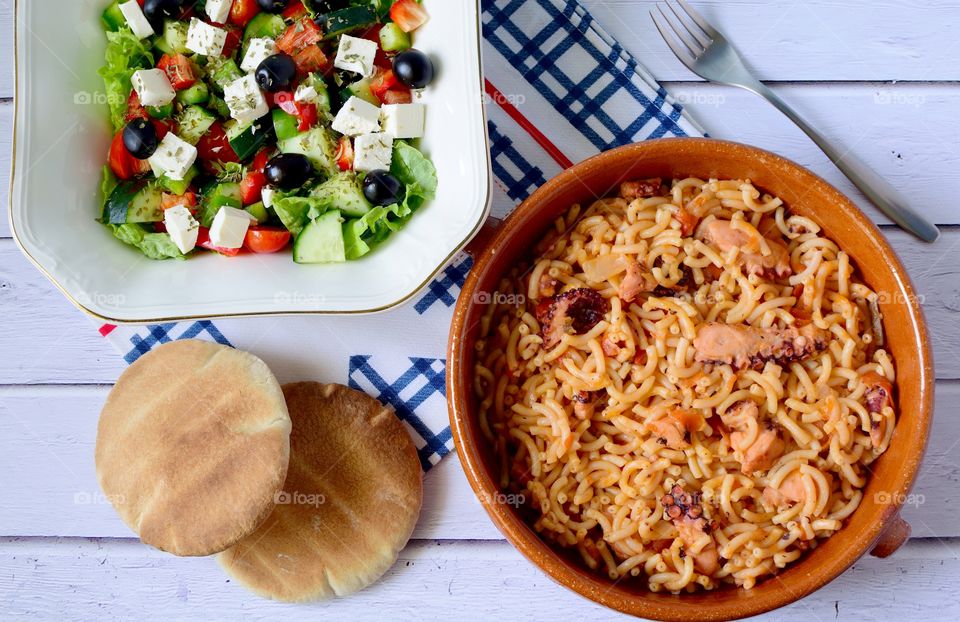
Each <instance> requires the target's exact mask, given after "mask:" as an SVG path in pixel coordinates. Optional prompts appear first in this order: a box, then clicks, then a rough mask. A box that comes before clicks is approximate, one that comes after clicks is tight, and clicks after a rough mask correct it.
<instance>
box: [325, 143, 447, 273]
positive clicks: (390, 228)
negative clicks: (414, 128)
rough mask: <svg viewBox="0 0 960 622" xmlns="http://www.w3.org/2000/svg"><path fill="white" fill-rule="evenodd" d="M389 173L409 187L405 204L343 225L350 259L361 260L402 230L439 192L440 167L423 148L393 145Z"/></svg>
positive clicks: (377, 209) (375, 211) (388, 207)
mask: <svg viewBox="0 0 960 622" xmlns="http://www.w3.org/2000/svg"><path fill="white" fill-rule="evenodd" d="M390 172H391V173H393V175H394V176H395V177H396V178H397V179H399V180H400V182H401V183H403V185H404V186H406V189H407V193H406V196H405V197H404V199H403V202H402V203H399V204H394V205H388V206H386V207H375V208H373V209H372V210H370V211H369V212H367V213H366V214H365V215H363V216H362V217H360V218H357V219H355V220H350V221H347V222H346V223H345V224H344V225H343V239H344V244H345V246H346V251H347V259H359V258H360V257H363V256H364V255H366V254H368V253H370V252H371V251H372V250H373V249H374V248H376V247H377V246H378V245H380V244H382V243H383V242H384V241H385V240H386V239H387V238H389V237H390V235H391V234H393V233H395V232H397V231H399V230H400V229H402V228H403V227H404V226H405V225H406V224H407V223H408V222H409V221H410V219H411V218H412V217H413V214H414V213H415V212H416V211H417V210H418V209H420V207H422V206H423V204H424V203H426V202H427V201H431V200H433V199H434V198H435V197H436V195H437V183H438V182H437V169H436V168H434V166H433V163H432V162H430V160H428V159H427V158H426V156H424V155H423V154H422V153H420V151H419V150H418V149H417V148H416V147H413V146H412V145H410V144H409V143H406V142H403V141H397V142H396V143H394V146H393V164H392V165H391V167H390Z"/></svg>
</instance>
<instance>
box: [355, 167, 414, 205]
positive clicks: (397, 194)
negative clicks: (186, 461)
mask: <svg viewBox="0 0 960 622" xmlns="http://www.w3.org/2000/svg"><path fill="white" fill-rule="evenodd" d="M403 195H404V189H403V184H401V183H400V180H399V179H397V178H396V177H394V176H393V175H391V174H390V173H389V172H388V171H371V172H369V173H367V176H366V177H364V179H363V196H365V197H367V200H368V201H370V202H371V203H373V204H374V205H393V204H394V203H399V202H400V201H403Z"/></svg>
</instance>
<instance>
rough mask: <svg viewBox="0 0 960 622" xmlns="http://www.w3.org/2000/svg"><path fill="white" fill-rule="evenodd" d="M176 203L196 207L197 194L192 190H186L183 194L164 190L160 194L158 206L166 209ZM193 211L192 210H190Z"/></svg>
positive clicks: (174, 205) (176, 204)
mask: <svg viewBox="0 0 960 622" xmlns="http://www.w3.org/2000/svg"><path fill="white" fill-rule="evenodd" d="M178 205H185V206H187V207H196V206H197V194H196V193H195V192H193V191H190V190H188V191H187V192H185V193H183V194H169V193H167V192H164V193H163V194H162V195H160V208H161V209H164V210H168V209H170V208H171V207H176V206H178ZM190 211H193V210H190Z"/></svg>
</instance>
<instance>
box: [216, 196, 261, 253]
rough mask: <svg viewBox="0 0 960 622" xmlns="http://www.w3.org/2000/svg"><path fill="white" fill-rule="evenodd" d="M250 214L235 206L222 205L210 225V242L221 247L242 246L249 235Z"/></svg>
mask: <svg viewBox="0 0 960 622" xmlns="http://www.w3.org/2000/svg"><path fill="white" fill-rule="evenodd" d="M251 222H252V220H251V218H250V214H248V213H247V212H245V211H243V210H242V209H237V208H235V207H227V206H224V207H221V208H220V211H219V212H217V215H216V216H215V217H214V219H213V224H212V225H210V243H211V244H213V245H214V246H219V247H220V248H240V247H241V246H243V239H244V238H245V237H247V229H249V228H250V224H251Z"/></svg>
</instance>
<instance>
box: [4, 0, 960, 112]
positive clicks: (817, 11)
mask: <svg viewBox="0 0 960 622" xmlns="http://www.w3.org/2000/svg"><path fill="white" fill-rule="evenodd" d="M20 1H21V2H24V1H28V0H20ZM99 4H105V2H104V3H100V2H96V3H91V6H92V5H99ZM583 4H584V5H585V6H586V7H588V8H589V9H590V11H591V12H592V14H593V15H594V17H596V19H597V21H598V22H599V23H600V24H601V25H602V26H603V27H604V28H606V29H607V30H608V31H609V32H610V34H612V35H613V36H614V37H615V38H617V39H618V40H619V42H620V43H621V44H622V45H623V46H624V47H625V48H626V49H627V50H629V51H630V52H631V53H633V55H634V56H636V58H637V59H638V60H639V61H640V62H641V63H643V64H645V65H647V66H648V67H649V68H650V70H651V71H652V72H653V73H654V74H655V75H656V76H657V78H658V79H660V80H688V79H691V74H690V73H689V72H688V71H687V70H686V68H684V67H683V66H682V65H681V64H680V63H679V61H677V59H676V58H674V57H673V56H672V54H671V53H670V51H669V50H668V49H667V47H666V45H665V44H664V42H663V40H662V39H661V38H660V35H659V34H658V33H657V31H656V30H655V28H654V27H653V23H652V21H651V20H650V15H649V12H650V9H651V8H652V7H653V5H654V4H655V0H583ZM694 4H695V5H696V6H697V7H698V8H699V9H700V10H701V12H702V13H703V14H704V15H705V16H706V17H707V18H708V19H710V21H712V22H714V23H715V25H716V26H717V27H718V28H720V29H721V30H722V31H723V32H724V33H726V34H727V36H728V37H729V38H730V39H731V40H732V41H734V42H735V43H736V45H737V47H738V48H739V49H740V50H741V52H743V54H744V56H745V57H746V58H747V59H748V61H749V62H750V65H751V66H752V67H753V68H754V69H755V70H756V71H757V73H758V74H759V75H760V77H761V78H762V79H764V80H777V81H786V80H854V81H862V80H873V81H886V80H915V81H916V80H920V81H936V80H958V79H960V65H958V63H956V62H955V61H956V57H957V53H958V49H960V48H958V42H957V39H956V37H955V36H954V32H955V31H956V29H957V27H958V26H960V12H958V10H957V9H958V6H960V5H958V3H957V2H956V0H907V1H904V0H880V1H873V0H807V1H806V2H794V3H785V2H767V1H765V0H736V1H730V0H697V1H696V2H694ZM865 16H869V19H865V18H864V17H865ZM0 32H3V33H5V36H3V37H2V38H0V97H12V95H13V53H12V47H13V36H12V34H13V2H12V0H8V1H6V2H0Z"/></svg>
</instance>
